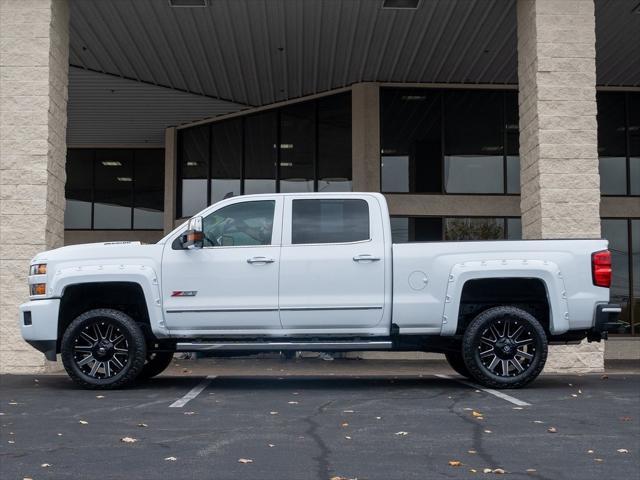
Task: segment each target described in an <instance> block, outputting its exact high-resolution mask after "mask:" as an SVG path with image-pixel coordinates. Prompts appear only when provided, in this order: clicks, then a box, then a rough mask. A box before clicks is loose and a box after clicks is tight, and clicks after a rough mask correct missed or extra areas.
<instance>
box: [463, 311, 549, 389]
mask: <svg viewBox="0 0 640 480" xmlns="http://www.w3.org/2000/svg"><path fill="white" fill-rule="evenodd" d="M547 352H548V343H547V335H546V333H545V331H544V328H542V325H540V322H538V320H536V319H535V317H534V316H533V315H531V314H530V313H528V312H526V311H524V310H522V309H520V308H516V307H511V306H501V307H494V308H490V309H488V310H485V311H484V312H482V313H481V314H480V315H478V316H477V317H476V318H475V319H473V321H472V322H471V324H470V325H469V327H468V328H467V330H466V332H465V334H464V337H463V340H462V356H463V358H464V363H465V365H466V366H467V369H468V370H469V372H470V373H471V375H472V376H473V378H474V379H475V380H476V381H478V382H479V383H480V384H482V385H484V386H486V387H490V388H520V387H523V386H525V385H526V384H528V383H529V382H531V381H533V380H534V379H535V378H536V377H537V376H538V375H540V372H542V369H543V368H544V364H545V362H546V361H547Z"/></svg>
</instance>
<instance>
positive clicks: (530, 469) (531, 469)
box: [525, 468, 537, 473]
mask: <svg viewBox="0 0 640 480" xmlns="http://www.w3.org/2000/svg"><path fill="white" fill-rule="evenodd" d="M525 472H527V473H535V472H537V470H536V469H535V468H527V469H526V470H525Z"/></svg>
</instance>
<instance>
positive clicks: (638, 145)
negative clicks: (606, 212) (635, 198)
mask: <svg viewBox="0 0 640 480" xmlns="http://www.w3.org/2000/svg"><path fill="white" fill-rule="evenodd" d="M627 102H628V103H627V111H628V112H629V179H630V184H631V192H630V193H631V195H640V93H627ZM634 278H635V277H634ZM638 321H639V322H640V319H639V320H638Z"/></svg>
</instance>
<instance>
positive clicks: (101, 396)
mask: <svg viewBox="0 0 640 480" xmlns="http://www.w3.org/2000/svg"><path fill="white" fill-rule="evenodd" d="M96 398H104V395H96Z"/></svg>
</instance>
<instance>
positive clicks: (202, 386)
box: [169, 375, 216, 408]
mask: <svg viewBox="0 0 640 480" xmlns="http://www.w3.org/2000/svg"><path fill="white" fill-rule="evenodd" d="M214 378H216V375H209V376H208V377H207V378H205V379H204V380H202V381H201V382H200V383H199V384H198V385H196V386H195V387H193V388H192V389H191V390H189V392H187V394H185V395H184V396H183V397H182V398H179V399H178V400H176V401H175V402H173V403H172V404H171V405H169V408H182V407H184V406H185V405H186V404H187V403H189V402H190V401H191V400H193V399H194V398H196V397H197V396H198V395H200V394H201V393H202V391H203V390H204V389H205V388H207V387H208V386H209V384H210V383H211V380H213V379H214Z"/></svg>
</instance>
